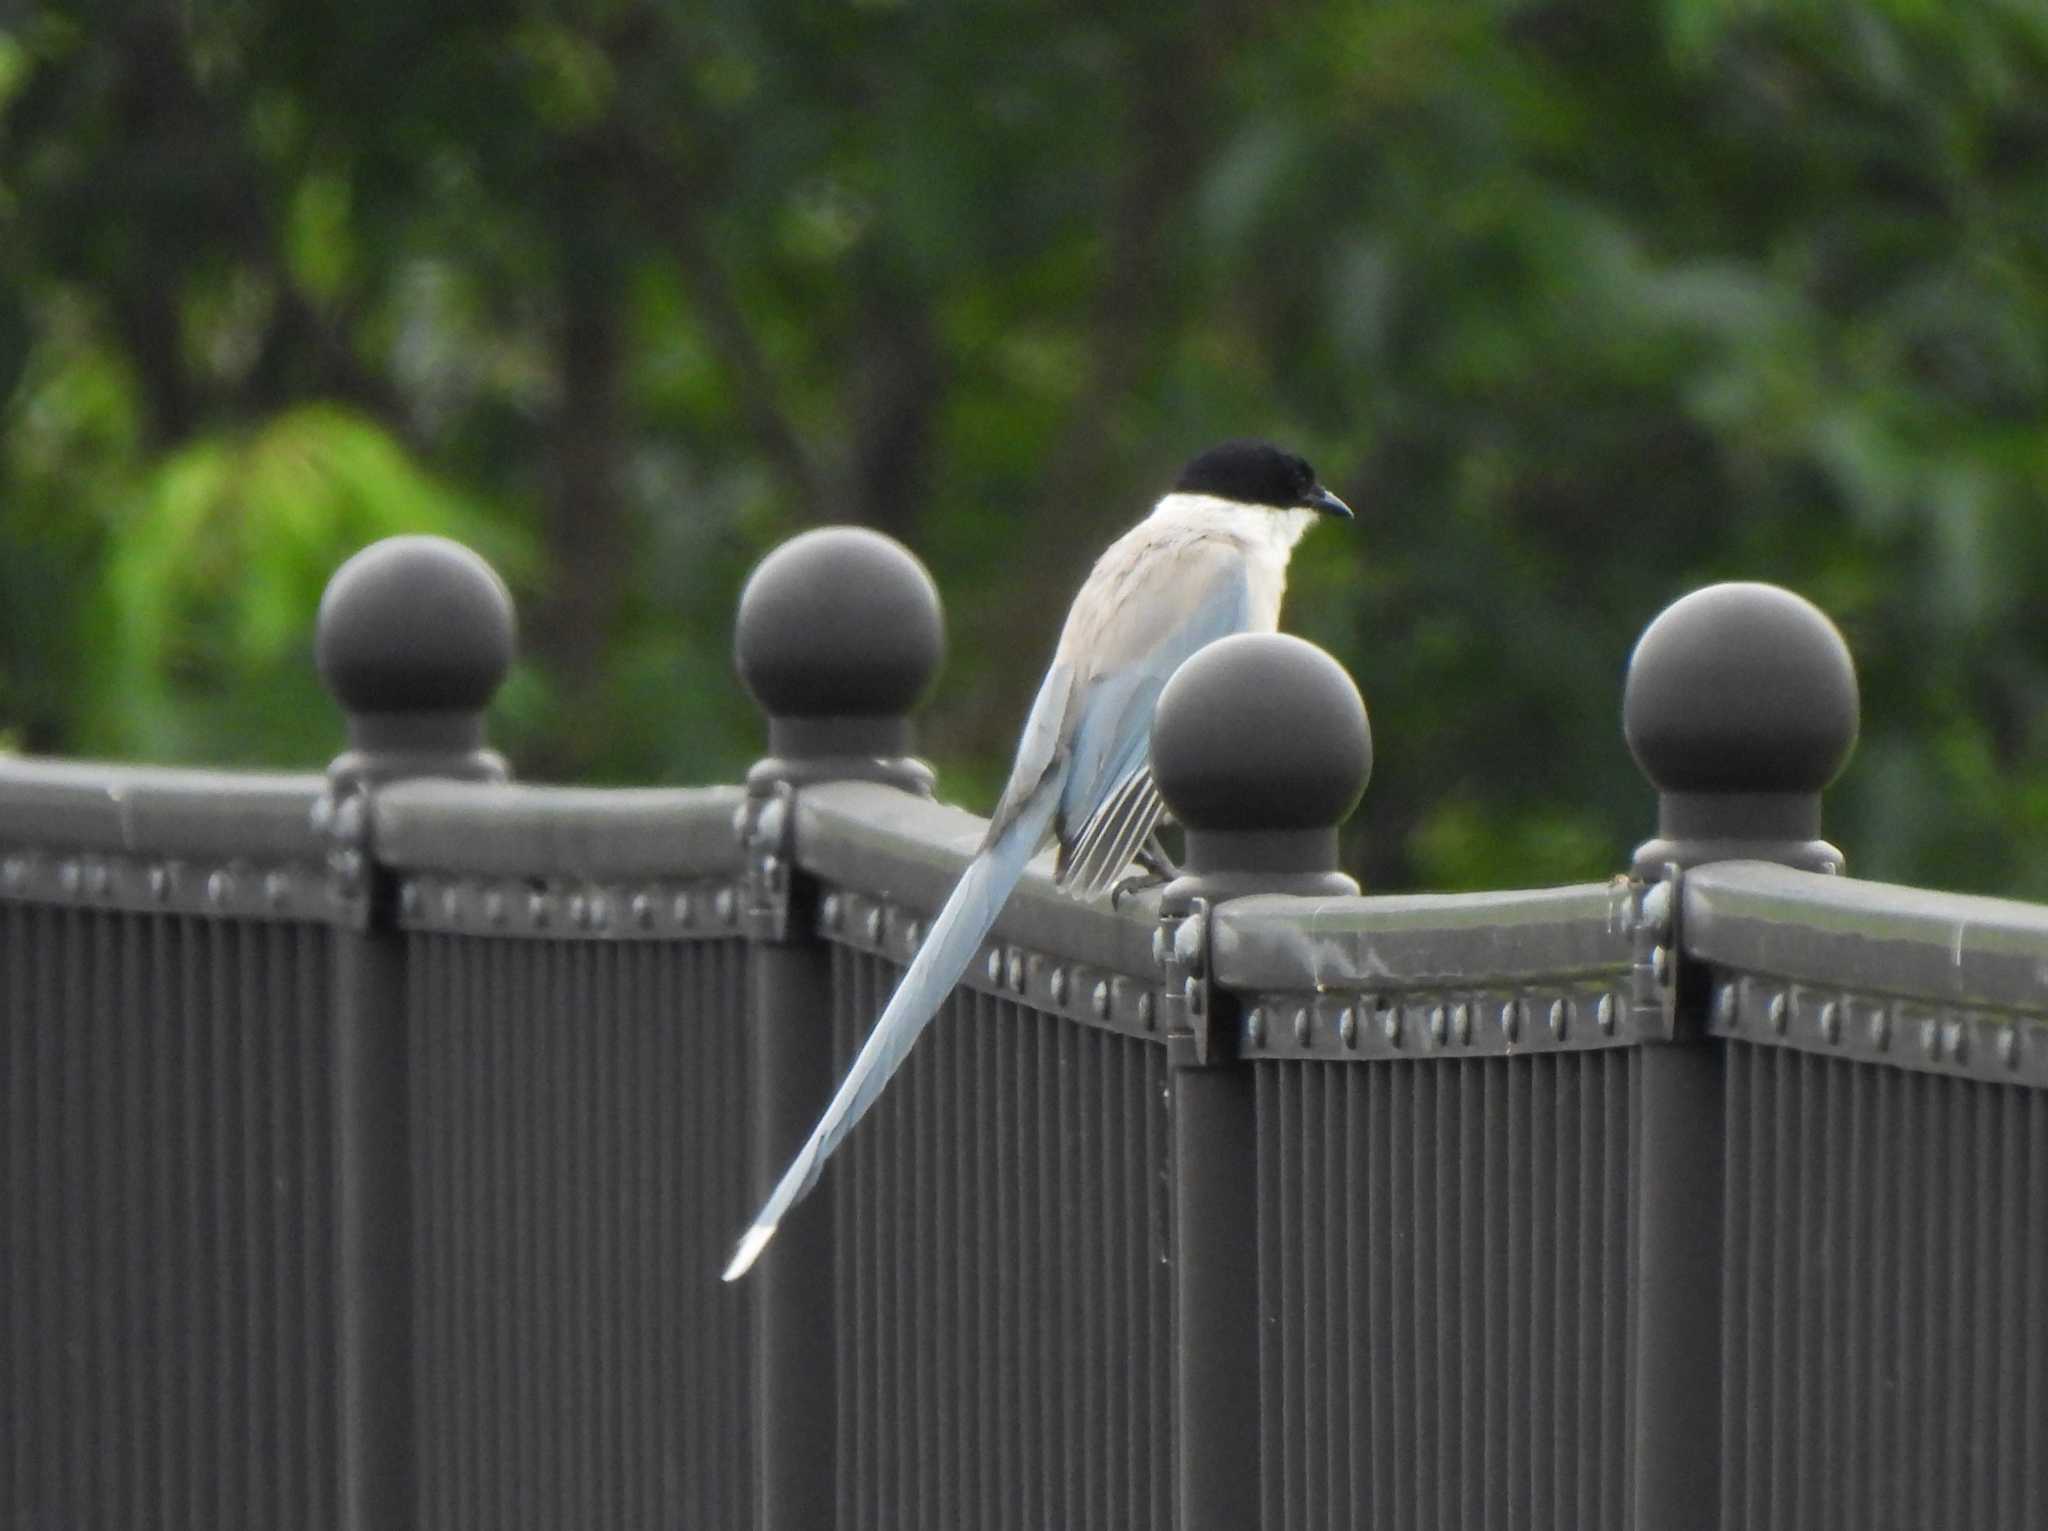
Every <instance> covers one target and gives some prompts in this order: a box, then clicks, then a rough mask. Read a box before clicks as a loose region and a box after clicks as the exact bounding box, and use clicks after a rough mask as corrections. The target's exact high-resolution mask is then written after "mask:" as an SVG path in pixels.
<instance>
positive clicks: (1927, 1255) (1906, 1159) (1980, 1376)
mask: <svg viewBox="0 0 2048 1531" xmlns="http://www.w3.org/2000/svg"><path fill="white" fill-rule="evenodd" d="M1727 1058H1728V1095H1727V1110H1728V1117H1727V1123H1728V1130H1727V1144H1728V1160H1727V1163H1728V1187H1727V1189H1728V1208H1729V1214H1728V1251H1727V1262H1728V1263H1727V1272H1728V1273H1727V1277H1726V1280H1725V1284H1724V1289H1723V1293H1724V1301H1723V1305H1724V1310H1725V1311H1724V1317H1725V1330H1724V1332H1725V1336H1726V1357H1727V1367H1728V1386H1727V1392H1726V1394H1725V1405H1726V1410H1725V1415H1724V1424H1723V1435H1724V1442H1723V1453H1722V1464H1723V1466H1722V1520H1723V1523H1724V1524H1727V1525H1730V1526H1746V1527H1752V1528H1756V1531H1768V1528H1788V1531H1789V1528H1794V1527H1796V1528H1801V1531H1804V1528H1808V1527H1840V1528H1843V1531H1849V1528H1852V1527H1853V1528H1856V1531H1864V1528H1898V1531H1907V1528H1911V1531H1920V1528H1924V1527H1930V1526H1943V1527H1951V1526H1952V1527H1970V1528H2014V1531H2018V1528H2021V1527H2026V1528H2038V1527H2041V1526H2043V1525H2048V1397H2044V1396H2043V1379H2044V1378H2048V1217H2044V1216H2043V1215H2042V1213H2041V1209H2042V1207H2043V1205H2044V1203H2048V1091H2042V1090H2038V1089H2027V1088H2024V1087H2021V1086H2017V1085H2003V1084H1995V1083H1989V1082H1984V1081H1980V1080H1972V1079H1966V1078H1958V1077H1954V1076H1944V1075H1941V1074H1935V1073H1922V1072H1916V1071H1913V1070H1910V1069H1904V1068H1891V1067H1886V1066H1883V1065H1880V1064H1873V1063H1868V1062H1861V1061H1855V1060H1850V1059H1845V1058H1835V1057H1827V1056H1824V1055H1821V1054H1817V1053H1815V1052H1812V1051H1808V1050H1803V1049H1797V1048H1790V1047H1773V1046H1756V1045H1751V1044H1746V1043H1737V1042H1731V1043H1728V1044H1727Z"/></svg>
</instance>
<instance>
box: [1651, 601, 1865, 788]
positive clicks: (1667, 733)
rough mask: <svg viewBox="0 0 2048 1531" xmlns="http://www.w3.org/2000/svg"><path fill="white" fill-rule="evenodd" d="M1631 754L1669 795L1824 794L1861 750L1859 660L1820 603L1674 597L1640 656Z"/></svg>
mask: <svg viewBox="0 0 2048 1531" xmlns="http://www.w3.org/2000/svg"><path fill="white" fill-rule="evenodd" d="M1621 711H1622V732H1623V734H1624V735H1625V737H1626V738H1627V740H1628V747H1629V749H1630V751H1631V752H1632V753H1633V754H1634V755H1635V758H1636V762H1637V763H1638V764H1639V765H1640V766H1641V767H1642V769H1643V774H1644V775H1646V776H1648V777H1649V778H1650V780H1651V781H1652V782H1653V783H1654V784H1655V785H1656V787H1657V788H1658V790H1659V791H1660V792H1664V793H1734V792H1740V793H1760V794H1801V795H1811V794H1815V793H1818V792H1819V791H1820V790H1821V789H1822V788H1823V787H1825V786H1827V784H1828V783H1829V782H1831V781H1833V780H1834V779H1835V777H1836V776H1837V775H1839V774H1840V772H1841V769H1842V767H1843V766H1844V765H1845V764H1847V763H1848V759H1849V753H1850V751H1851V750H1852V749H1854V748H1855V745H1856V732H1857V724H1858V715H1859V712H1858V701H1857V692H1856V665H1855V661H1854V660H1852V659H1851V658H1850V656H1849V646H1848V644H1846V643H1845V642H1843V641H1842V635H1841V633H1839V632H1838V631H1836V629H1835V625H1834V623H1832V622H1830V621H1829V620H1828V619H1827V617H1826V615H1825V614H1823V613H1822V611H1821V610H1820V608H1819V607H1817V606H1815V605H1814V604H1813V603H1812V602H1811V601H1809V600H1807V599H1806V598H1805V597H1803V596H1799V595H1795V594H1793V593H1792V592H1791V591H1789V590H1785V589H1781V588H1780V587H1778V586H1776V585H1764V584H1752V583H1730V584H1721V585H1709V586H1707V587H1706V588H1705V589H1704V590H1695V591H1694V592H1693V593H1692V594H1691V595H1688V596H1686V597H1684V598H1683V599H1681V600H1678V601H1675V602H1673V603H1672V604H1671V605H1670V606H1668V607H1666V608H1665V609H1664V611H1663V613H1662V614H1661V615H1660V616H1658V618H1657V619H1656V620H1655V621H1654V622H1652V623H1651V624H1650V625H1649V627H1648V628H1647V629H1646V630H1645V631H1644V633H1643V636H1642V637H1641V639H1639V640H1638V641H1637V643H1636V647H1635V652H1634V654H1633V655H1631V656H1630V659H1629V665H1628V681H1627V686H1626V688H1625V690H1624V692H1623V698H1622V709H1621Z"/></svg>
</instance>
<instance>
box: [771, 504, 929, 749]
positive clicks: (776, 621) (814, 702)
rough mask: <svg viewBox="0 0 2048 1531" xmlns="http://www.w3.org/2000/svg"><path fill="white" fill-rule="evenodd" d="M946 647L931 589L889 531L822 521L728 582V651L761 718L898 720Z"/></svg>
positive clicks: (919, 566) (914, 701) (917, 565)
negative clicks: (732, 617) (732, 613)
mask: <svg viewBox="0 0 2048 1531" xmlns="http://www.w3.org/2000/svg"><path fill="white" fill-rule="evenodd" d="M945 651H946V629H945V622H944V620H943V618H942V617H941V616H940V613H939V592H938V587H937V586H936V585H934V584H933V583H932V577H931V575H930V574H929V573H927V572H926V570H925V566H924V565H923V564H922V563H920V562H918V559H917V555H916V554H914V553H912V552H911V551H910V549H908V548H906V547H905V546H904V545H903V544H902V543H900V542H898V541H896V540H895V539H894V538H893V537H885V536H883V535H882V534H881V533H880V532H873V531H868V530H866V529H865V528H862V527H857V526H824V527H819V528H817V529H816V530H813V531H808V532H804V533H802V534H800V535H798V536H795V537H792V538H791V539H790V540H789V541H787V542H785V543H783V544H782V545H781V546H780V547H778V548H776V549H775V550H774V551H773V552H771V553H770V554H769V555H768V556H767V557H766V558H764V559H762V560H761V562H760V563H759V564H758V565H757V566H756V567H755V569H754V572H753V573H752V574H751V575H749V576H748V577H747V583H746V587H745V588H744V589H743V590H742V591H741V592H740V604H739V615H738V618H737V620H736V621H735V623H734V631H733V655H734V659H735V661H736V662H737V664H738V666H739V672H740V679H741V680H742V681H744V682H745V683H746V687H747V690H748V691H750V692H752V693H753V696H754V699H755V700H756V701H757V702H759V703H760V704H761V710H762V711H763V712H765V713H767V714H768V716H769V717H770V718H902V717H905V716H907V715H908V714H909V713H910V711H911V709H913V708H914V707H916V706H917V704H918V702H920V701H921V700H922V699H923V698H924V695H925V692H926V691H928V690H929V689H930V687H931V683H932V679H933V677H935V676H936V675H937V674H938V671H939V662H940V660H941V659H943V658H944V656H945Z"/></svg>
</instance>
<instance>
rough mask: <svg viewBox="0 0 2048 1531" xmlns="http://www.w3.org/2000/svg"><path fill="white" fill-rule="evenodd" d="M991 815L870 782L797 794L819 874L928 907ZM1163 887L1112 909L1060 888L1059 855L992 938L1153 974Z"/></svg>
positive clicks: (1018, 895) (1023, 890) (799, 851)
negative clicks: (1055, 873)
mask: <svg viewBox="0 0 2048 1531" xmlns="http://www.w3.org/2000/svg"><path fill="white" fill-rule="evenodd" d="M987 828H988V823H987V821H986V820H985V819H982V818H980V817H978V816H976V815H974V814H972V813H969V812H967V811H966V810H965V809H961V808H952V807H947V806H946V805H944V804H941V803H935V802H933V801H931V800H930V799H929V798H924V797H919V796H916V795H914V794H912V793H909V792H904V791H901V790H899V789H897V788H895V787H888V786H882V785H879V784H876V783H873V782H833V783H829V784H825V785H820V786H812V787H807V788H805V789H804V790H803V791H802V792H801V793H799V794H798V796H797V820H796V855H797V861H798V864H799V865H800V866H802V867H803V869H804V870H805V871H807V872H809V873H811V874H812V875H813V876H815V877H817V878H819V879H820V880H822V881H824V882H826V883H828V884H832V885H835V886H838V887H842V888H849V889H853V890H857V891H858V892H860V893H863V894H868V895H872V896H873V897H875V898H878V899H882V900H886V901H889V902H893V903H897V904H901V905H904V906H906V907H907V908H909V909H912V910H915V911H918V912H919V913H921V914H929V913H930V912H931V911H932V910H935V909H937V908H938V907H939V906H940V905H941V904H943V903H944V902H945V900H946V895H947V894H948V893H950V892H951V891H952V888H953V884H954V882H956V881H957V880H958V879H959V876H960V873H961V871H962V870H963V869H964V868H965V867H966V865H967V863H968V861H969V860H970V859H971V858H972V857H973V855H974V853H975V851H976V850H977V849H978V848H979V847H980V845H981V838H982V835H983V834H984V833H985V832H986V831H987ZM1158 907H1159V900H1158V895H1157V893H1156V892H1150V891H1148V892H1146V893H1144V894H1142V895H1140V896H1138V897H1136V898H1132V899H1129V900H1126V902H1125V903H1124V906H1123V908H1122V909H1121V910H1116V909H1112V908H1111V907H1110V903H1109V900H1108V898H1107V897H1104V898H1099V899H1091V900H1086V901H1083V900H1081V899H1077V898H1072V897H1070V896H1068V895H1067V894H1064V893H1061V892H1059V891H1057V890H1056V889H1055V888H1054V887H1053V882H1052V857H1051V855H1050V854H1046V855H1042V856H1040V857H1038V858H1037V859H1036V860H1034V861H1033V862H1032V863H1031V866H1030V868H1029V869H1028V870H1027V871H1026V872H1025V874H1024V879H1023V881H1022V882H1020V883H1019V884H1018V885H1017V891H1016V892H1015V893H1014V894H1012V895H1011V897H1010V901H1009V903H1008V904H1006V905H1005V906H1004V908H1003V912H1002V916H1001V917H1000V918H999V919H998V920H997V922H996V927H995V932H994V939H995V940H997V941H1000V942H1005V943H1015V944H1017V945H1019V946H1023V947H1028V948H1030V949H1032V950H1033V951H1036V952H1040V953H1044V954H1047V955H1049V956H1055V957H1059V958H1063V959H1066V960H1068V961H1070V962H1077V963H1083V964H1088V965H1090V966H1094V967H1100V968H1104V969H1109V970H1113V971H1115V972H1118V973H1127V974H1134V975H1149V974H1151V973H1153V972H1154V970H1155V968H1156V962H1155V960H1154V958H1153V955H1152V934H1153V931H1154V929H1155V928H1156V927H1157V924H1158Z"/></svg>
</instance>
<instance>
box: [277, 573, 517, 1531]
mask: <svg viewBox="0 0 2048 1531" xmlns="http://www.w3.org/2000/svg"><path fill="white" fill-rule="evenodd" d="M512 645H513V618H512V600H511V596H510V595H509V594H508V593H507V591H506V589H505V586H504V583H503V581H501V580H500V579H499V578H498V576H497V574H496V573H495V572H493V571H492V569H491V567H490V565H488V564H487V563H485V562H484V561H483V559H481V558H479V557H478V556H477V555H476V554H475V553H473V552H471V551H470V550H469V549H468V548H465V547H463V546H462V545H461V544H459V543H455V542H450V541H448V540H446V539H445V538H440V537H391V538H387V539H385V540H384V541H382V542H377V543H373V544H372V545H371V546H369V547H367V548H365V549H363V550H362V551H361V552H359V553H357V554H356V555H355V556H354V557H353V558H351V559H349V560H348V561H347V562H346V563H344V564H343V565H342V566H341V567H340V568H339V569H338V570H336V571H335V574H334V577H333V578H332V579H331V580H329V581H328V584H327V590H326V593H325V594H324V595H323V596H322V597H321V601H320V615H319V620H318V625H317V629H316V635H315V642H314V653H315V659H316V661H317V663H318V665H319V669H320V676H321V679H322V680H323V681H324V682H325V684H326V686H327V689H328V691H329V692H330V693H331V694H332V695H333V697H334V699H335V700H336V701H337V702H338V703H339V704H340V705H341V709H342V711H343V713H344V714H345V716H346V718H347V723H348V748H347V750H346V751H345V752H344V753H343V754H341V755H340V756H339V757H337V758H336V760H335V761H334V763H333V765H332V766H330V767H329V768H328V793H327V795H326V796H325V797H324V798H322V799H321V801H320V804H319V805H318V806H317V807H316V809H315V810H314V811H315V814H316V818H317V821H318V823H319V824H320V826H321V827H323V828H324V829H325V830H326V832H327V834H328V836H329V841H330V848H329V852H328V870H329V880H330V883H331V886H332V890H333V894H334V899H335V906H336V916H337V922H338V925H339V929H338V930H337V933H336V937H335V949H334V950H335V961H334V984H335V989H334V1024H335V1039H334V1060H335V1082H334V1089H335V1102H334V1104H335V1137H336V1142H335V1155H336V1165H337V1172H338V1177H339V1186H338V1188H337V1201H338V1205H337V1220H338V1226H337V1230H336V1245H337V1248H336V1260H337V1265H338V1269H337V1271H336V1276H335V1290H336V1294H337V1300H338V1302H339V1304H340V1310H341V1311H340V1314H339V1333H340V1338H339V1346H340V1356H339V1369H340V1375H339V1377H338V1379H337V1380H338V1387H339V1390H340V1397H339V1399H338V1402H337V1410H336V1414H337V1418H338V1421H339V1428H340V1436H341V1438H340V1442H339V1462H338V1472H339V1476H340V1480H341V1483H340V1489H341V1525H342V1527H343V1531H387V1528H391V1527H398V1526H407V1525H411V1524H414V1522H415V1519H416V1517H415V1515H414V1510H415V1508H416V1507H415V1505H414V1503H413V1493H412V1490H413V1459H412V1456H411V1451H410V1442H411V1426H410V1421H411V1418H412V1408H411V1404H412V1395H413V1383H414V1378H413V1377H412V1376H411V1375H410V1368H409V1365H408V1361H409V1354H408V1335H407V1332H406V1322H407V1315H406V1287H407V1283H408V1280H409V1277H410V1269H409V1258H408V1255H409V1251H408V1249H407V1233H408V1222H407V1208H406V1205H405V1186H406V1168H407V1157H406V1156H407V1143H406V1140H405V1068H406V1058H405V1022H406V1017H405V972H404V943H403V942H402V940H401V939H400V937H399V934H398V931H397V928H396V925H395V923H394V921H393V919H392V910H391V898H390V887H389V880H388V879H387V878H386V877H385V876H384V875H383V874H382V873H381V872H380V871H379V869H378V867H377V865H376V862H375V859H374V846H373V844H372V842H371V822H370V812H369V808H370V804H369V794H370V792H371V791H372V790H374V788H375V787H376V786H377V785H379V784H380V783H383V782H387V781H393V780H396V779H398V778H401V777H408V776H447V777H459V778H466V779H470V780H488V781H495V780H502V779H503V778H504V776H505V774H506V773H505V763H504V761H503V760H502V759H501V758H500V757H499V756H498V755H497V754H496V753H495V752H493V751H491V750H490V749H488V748H486V747H485V744H484V723H483V713H484V708H485V707H486V706H487V705H488V704H489V702H490V699H491V697H492V695H493V694H494V693H495V692H496V691H497V689H498V685H499V683H500V682H501V681H502V680H503V679H504V676H505V672H506V670H507V669H508V668H509V667H510V665H511V661H512Z"/></svg>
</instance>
